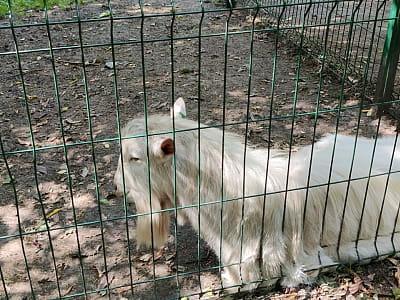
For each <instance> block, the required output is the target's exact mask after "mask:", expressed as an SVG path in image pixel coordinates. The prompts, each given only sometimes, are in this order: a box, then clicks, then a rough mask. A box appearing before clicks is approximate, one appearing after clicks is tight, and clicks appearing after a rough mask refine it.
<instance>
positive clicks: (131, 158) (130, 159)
mask: <svg viewBox="0 0 400 300" xmlns="http://www.w3.org/2000/svg"><path fill="white" fill-rule="evenodd" d="M138 160H139V158H138V157H134V156H131V157H130V158H129V161H130V162H134V161H138Z"/></svg>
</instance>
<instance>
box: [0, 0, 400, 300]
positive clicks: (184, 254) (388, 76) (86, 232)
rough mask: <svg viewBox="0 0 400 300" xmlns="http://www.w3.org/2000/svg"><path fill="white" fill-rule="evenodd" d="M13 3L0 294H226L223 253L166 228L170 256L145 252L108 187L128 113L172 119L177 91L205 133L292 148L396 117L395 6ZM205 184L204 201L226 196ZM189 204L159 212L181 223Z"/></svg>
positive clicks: (0, 62)
mask: <svg viewBox="0 0 400 300" xmlns="http://www.w3.org/2000/svg"><path fill="white" fill-rule="evenodd" d="M234 2H235V3H234ZM7 5H8V14H7V16H5V17H3V18H1V19H0V41H1V45H0V69H1V73H0V74H1V77H0V78H1V79H0V128H1V129H0V147H1V154H2V156H1V161H0V165H1V167H0V178H1V183H0V205H1V208H2V209H1V211H0V299H20V298H26V297H28V298H32V299H42V298H46V299H48V298H57V299H67V298H90V297H92V296H93V295H100V296H103V297H105V298H109V299H114V298H115V297H116V296H124V297H130V298H133V299H151V298H159V299H175V298H184V297H191V296H195V295H211V294H213V293H214V294H215V293H216V291H219V290H221V289H222V288H223V287H222V286H221V283H220V272H221V269H222V267H223V266H222V262H221V261H220V260H218V258H217V257H216V255H215V254H214V253H213V252H212V251H211V250H210V249H209V248H208V247H207V245H206V244H205V243H204V242H203V241H202V240H201V239H200V237H198V236H196V235H195V234H194V232H193V231H192V230H191V228H189V227H187V226H186V227H183V228H180V227H178V226H177V223H176V222H173V228H171V235H172V236H173V237H174V240H173V241H172V240H171V241H170V242H169V244H168V246H167V247H166V248H164V249H163V251H164V254H163V255H161V254H160V253H159V252H156V251H149V250H148V249H147V250H146V249H137V248H136V244H135V242H134V239H133V237H134V235H135V222H136V219H137V217H138V216H141V214H136V213H135V209H134V207H132V206H130V205H129V204H128V203H127V199H126V197H124V199H123V200H119V199H116V198H115V197H114V196H113V186H112V179H113V175H114V171H115V169H116V166H117V161H118V157H119V155H120V153H121V152H120V151H121V150H120V147H119V146H120V144H121V142H122V138H123V137H122V136H121V128H122V126H123V124H125V123H126V122H127V121H128V120H130V119H131V118H133V117H136V116H140V115H143V114H144V115H145V116H147V115H150V114H153V113H164V114H169V108H170V106H171V104H172V103H173V102H174V100H175V99H176V98H178V97H179V96H182V97H184V98H185V100H186V105H187V108H188V117H189V118H190V119H194V120H197V121H198V122H199V123H198V124H199V128H197V129H196V130H199V132H200V123H202V124H205V125H204V126H206V127H217V128H220V129H223V130H224V133H225V130H226V131H234V132H238V133H239V134H241V135H243V136H244V142H245V144H246V145H247V144H248V143H251V144H253V145H261V146H263V147H265V148H266V147H268V149H269V148H270V147H274V148H282V149H287V150H289V151H290V152H291V151H292V150H294V149H295V148H296V147H297V146H299V145H304V144H309V143H311V142H313V141H315V140H316V139H317V138H318V137H320V136H322V135H323V134H324V133H325V132H326V131H330V132H336V133H339V132H341V133H347V134H357V135H359V134H360V135H366V136H376V135H378V134H379V133H380V132H381V131H382V130H387V129H388V127H390V126H391V125H390V122H387V121H386V118H387V116H388V115H390V114H391V115H392V117H393V116H394V117H395V118H396V116H398V114H399V111H400V110H399V102H400V99H399V93H400V90H399V89H400V81H399V78H400V77H399V75H398V73H397V74H396V71H397V70H398V68H399V64H398V57H399V50H400V45H399V36H400V25H399V22H400V20H399V15H400V14H399V9H400V3H399V1H398V0H394V1H389V0H387V1H384V0H378V1H372V0H364V1H363V0H358V1H350V0H319V1H318V0H315V1H314V0H309V1H306V0H304V1H301V0H293V1H282V0H279V1H272V0H271V1H268V0H266V1H242V2H238V3H236V1H226V2H223V3H218V2H217V1H215V2H213V1H211V2H210V1H202V0H199V1H188V0H181V1H173V0H171V1H156V0H153V1H110V0H109V1H88V2H86V1H84V2H83V3H81V1H75V2H71V4H70V6H69V7H68V8H67V9H59V8H57V7H49V6H48V5H47V2H46V1H45V0H44V1H43V7H44V10H43V11H37V10H31V11H26V12H24V13H20V12H18V13H17V11H18V7H16V5H17V2H14V1H12V0H8V1H7ZM377 108H378V109H377ZM375 110H377V111H378V112H380V113H378V114H377V116H376V118H377V119H376V120H378V122H372V118H373V117H374V116H375V115H374V112H375ZM143 134H144V136H146V138H147V140H148V138H149V132H147V131H146V132H144V133H143ZM160 134H161V133H160ZM173 134H175V131H174V132H173ZM198 147H199V149H200V142H199V145H198ZM222 149H224V146H223V147H222ZM197 160H198V161H197V164H200V158H197ZM222 164H223V162H222ZM222 167H223V166H222ZM198 176H199V179H198V182H200V181H201V174H198ZM149 177H150V176H149ZM148 184H149V186H151V184H152V183H151V182H150V181H149V183H148ZM199 187H200V185H199ZM176 188H177V187H176V186H175V189H176ZM287 188H289V186H288V184H287ZM198 190H199V188H198ZM243 190H244V189H243ZM149 191H150V189H149ZM175 193H176V191H175ZM198 193H199V194H198V198H199V201H198V205H197V208H198V209H200V208H201V206H203V205H208V204H210V203H214V202H212V201H219V200H218V199H214V200H210V201H211V202H210V203H202V202H201V201H200V191H199V192H198ZM245 196H246V195H244V194H243V198H245ZM236 200H238V199H226V201H236ZM174 201H175V202H174V203H175V204H176V199H174ZM224 201H225V200H224ZM243 203H244V202H243ZM223 205H224V204H223V203H222V206H223ZM185 208H186V207H180V208H173V209H167V210H166V211H170V212H171V214H173V215H174V217H175V218H177V213H178V210H179V209H185ZM242 209H244V207H242ZM221 217H222V209H221ZM202 222H203V220H201V219H200V215H199V217H198V224H199V226H202V225H201V224H202ZM242 229H243V228H242ZM242 233H243V232H242ZM217 254H218V253H217ZM266 280H267V279H266Z"/></svg>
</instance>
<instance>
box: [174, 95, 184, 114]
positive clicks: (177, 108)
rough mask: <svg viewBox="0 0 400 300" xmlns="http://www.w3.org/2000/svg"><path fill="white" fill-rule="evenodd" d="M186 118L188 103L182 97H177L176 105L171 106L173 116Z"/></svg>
mask: <svg viewBox="0 0 400 300" xmlns="http://www.w3.org/2000/svg"><path fill="white" fill-rule="evenodd" d="M172 116H174V117H175V118H186V105H185V101H184V100H183V98H182V97H179V98H178V99H176V101H175V103H174V107H173V108H171V118H172Z"/></svg>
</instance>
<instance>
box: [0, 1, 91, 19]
mask: <svg viewBox="0 0 400 300" xmlns="http://www.w3.org/2000/svg"><path fill="white" fill-rule="evenodd" d="M78 2H79V3H80V4H81V3H82V2H83V0H78ZM10 3H11V10H12V12H13V14H14V13H16V14H24V13H25V12H26V11H27V10H32V9H34V10H43V9H44V0H11V1H10ZM74 3H75V1H74V0H47V1H46V6H47V8H53V7H54V6H57V7H59V8H61V9H65V8H67V7H70V6H71V5H74ZM7 15H8V0H0V17H6V16H7Z"/></svg>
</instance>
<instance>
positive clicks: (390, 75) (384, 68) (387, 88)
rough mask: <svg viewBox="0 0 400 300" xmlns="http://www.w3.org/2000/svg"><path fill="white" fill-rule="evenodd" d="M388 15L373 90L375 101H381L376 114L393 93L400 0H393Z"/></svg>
mask: <svg viewBox="0 0 400 300" xmlns="http://www.w3.org/2000/svg"><path fill="white" fill-rule="evenodd" d="M389 17H390V20H389V24H388V29H387V34H386V41H385V47H384V49H383V54H382V61H381V66H380V69H379V74H378V81H377V85H376V92H375V102H377V103H382V105H379V107H378V114H382V113H383V112H384V111H385V110H386V109H387V107H388V104H387V102H388V101H390V99H391V97H392V94H393V87H394V81H395V76H396V68H397V64H398V62H399V55H400V0H393V2H392V8H391V10H390V16H389Z"/></svg>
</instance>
